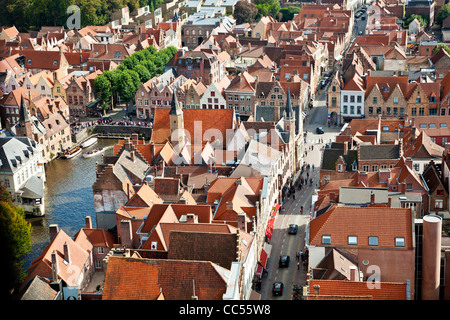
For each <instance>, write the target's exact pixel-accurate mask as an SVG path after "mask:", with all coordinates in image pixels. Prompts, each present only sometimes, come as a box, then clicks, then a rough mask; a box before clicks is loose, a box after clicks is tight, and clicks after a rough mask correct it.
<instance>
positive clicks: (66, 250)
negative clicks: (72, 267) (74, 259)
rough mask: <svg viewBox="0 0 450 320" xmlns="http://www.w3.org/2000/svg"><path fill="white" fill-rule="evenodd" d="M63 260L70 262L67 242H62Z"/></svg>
mask: <svg viewBox="0 0 450 320" xmlns="http://www.w3.org/2000/svg"><path fill="white" fill-rule="evenodd" d="M63 247H64V260H66V261H67V262H68V263H69V264H70V262H71V261H70V252H69V245H68V244H67V242H64V245H63Z"/></svg>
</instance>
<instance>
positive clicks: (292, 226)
mask: <svg viewBox="0 0 450 320" xmlns="http://www.w3.org/2000/svg"><path fill="white" fill-rule="evenodd" d="M297 230H298V225H296V224H290V225H289V228H288V233H289V234H297Z"/></svg>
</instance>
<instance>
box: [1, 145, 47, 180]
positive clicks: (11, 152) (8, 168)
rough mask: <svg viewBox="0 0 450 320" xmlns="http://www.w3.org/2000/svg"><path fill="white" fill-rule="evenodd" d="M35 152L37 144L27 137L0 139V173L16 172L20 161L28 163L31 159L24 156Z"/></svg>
mask: <svg viewBox="0 0 450 320" xmlns="http://www.w3.org/2000/svg"><path fill="white" fill-rule="evenodd" d="M36 152H38V149H37V143H36V142H35V141H34V140H30V139H28V138H27V137H0V161H1V166H0V172H2V173H10V174H12V173H14V172H16V171H18V170H19V169H20V168H21V166H20V161H22V162H27V161H30V159H32V157H27V156H26V155H27V154H34V153H36Z"/></svg>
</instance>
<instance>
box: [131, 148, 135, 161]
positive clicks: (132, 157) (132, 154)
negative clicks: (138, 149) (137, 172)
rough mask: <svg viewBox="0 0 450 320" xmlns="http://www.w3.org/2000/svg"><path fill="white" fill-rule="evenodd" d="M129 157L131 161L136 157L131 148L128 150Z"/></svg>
mask: <svg viewBox="0 0 450 320" xmlns="http://www.w3.org/2000/svg"><path fill="white" fill-rule="evenodd" d="M130 159H131V161H133V162H134V160H135V159H136V155H135V152H134V150H133V151H130Z"/></svg>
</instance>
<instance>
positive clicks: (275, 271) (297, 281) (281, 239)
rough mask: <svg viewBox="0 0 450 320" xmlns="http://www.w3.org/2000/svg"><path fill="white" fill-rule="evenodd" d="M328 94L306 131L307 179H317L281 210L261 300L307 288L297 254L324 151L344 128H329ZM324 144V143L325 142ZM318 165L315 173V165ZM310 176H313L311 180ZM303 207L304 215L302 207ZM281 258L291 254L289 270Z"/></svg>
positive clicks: (315, 104)
mask: <svg viewBox="0 0 450 320" xmlns="http://www.w3.org/2000/svg"><path fill="white" fill-rule="evenodd" d="M325 99H326V94H325V91H324V90H322V92H319V93H318V94H317V96H316V99H315V100H314V102H313V108H312V109H311V110H310V113H309V115H308V116H307V118H306V120H305V123H304V131H305V132H306V151H307V154H306V157H305V162H306V164H309V165H310V169H309V170H306V171H304V172H303V177H304V179H307V180H309V178H312V179H313V183H312V184H310V183H309V182H308V183H307V185H304V186H303V187H302V189H301V190H299V188H298V187H296V188H295V197H293V196H291V197H289V198H287V199H286V201H285V203H284V204H283V206H284V210H283V209H280V212H279V214H278V216H277V217H276V219H275V225H274V230H273V234H272V239H271V242H270V244H271V245H272V249H271V253H270V256H269V259H268V262H267V269H268V273H267V274H266V275H264V276H263V278H262V285H261V291H260V293H261V299H262V300H271V299H274V300H279V299H281V300H291V299H292V296H293V287H294V285H298V286H301V287H302V286H305V285H306V273H307V270H306V268H305V267H303V266H302V265H301V261H300V267H299V268H298V266H297V260H296V253H297V252H298V251H302V252H303V251H304V249H305V236H306V226H307V224H308V222H309V220H310V210H311V199H312V195H313V194H314V190H315V187H316V184H317V183H318V181H319V168H320V164H321V155H322V150H321V149H322V148H323V146H324V145H325V143H328V142H330V141H334V138H335V136H336V134H337V133H338V132H339V130H340V128H339V127H337V128H334V127H331V128H328V127H327V118H328V112H327V107H326V103H325ZM317 127H322V128H323V129H324V131H325V132H324V133H323V134H317V133H316V131H315V130H316V128H317ZM322 141H323V142H322ZM313 165H314V170H313V169H312V166H313ZM307 175H309V176H308V177H307ZM302 206H303V214H302V213H301V207H302ZM290 224H297V225H298V231H297V234H296V235H293V234H289V233H288V228H289V225H290ZM280 255H289V257H290V263H289V266H288V267H287V268H279V266H278V262H279V257H280ZM278 281H281V282H282V283H283V285H284V289H283V294H282V295H281V296H273V295H272V284H273V283H274V282H278Z"/></svg>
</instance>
